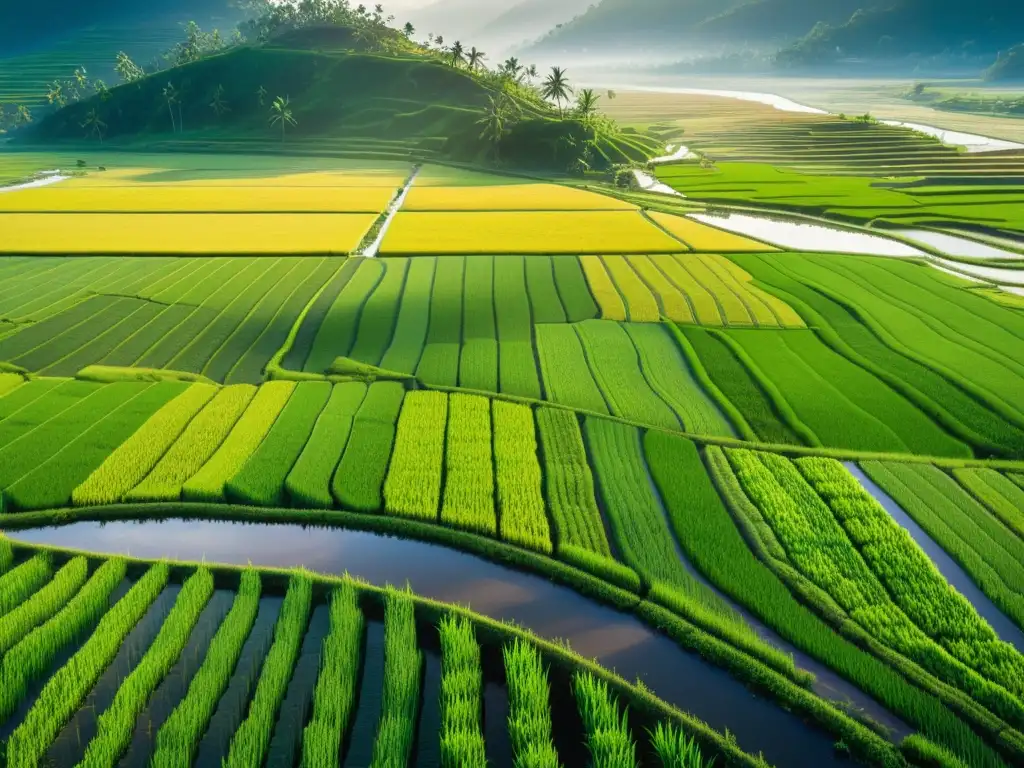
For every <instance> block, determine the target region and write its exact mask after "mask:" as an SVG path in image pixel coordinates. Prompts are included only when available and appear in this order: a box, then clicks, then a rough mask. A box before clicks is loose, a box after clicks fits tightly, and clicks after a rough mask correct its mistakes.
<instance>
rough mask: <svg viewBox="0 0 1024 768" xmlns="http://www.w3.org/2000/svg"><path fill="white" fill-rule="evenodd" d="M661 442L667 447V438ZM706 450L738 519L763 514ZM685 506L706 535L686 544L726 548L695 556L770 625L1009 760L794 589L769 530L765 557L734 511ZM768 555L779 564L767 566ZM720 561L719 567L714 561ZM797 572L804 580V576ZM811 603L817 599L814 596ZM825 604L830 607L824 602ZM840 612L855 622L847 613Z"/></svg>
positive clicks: (976, 758)
mask: <svg viewBox="0 0 1024 768" xmlns="http://www.w3.org/2000/svg"><path fill="white" fill-rule="evenodd" d="M659 448H660V449H664V448H665V446H664V445H662V446H659ZM655 455H657V456H661V455H662V454H660V453H658V454H655V453H654V452H651V453H650V454H649V457H653V456H655ZM706 455H707V460H708V467H709V469H710V471H711V475H712V477H713V478H714V480H715V484H716V485H717V487H718V490H719V491H720V493H721V494H722V496H723V498H724V499H725V501H726V502H727V504H728V505H729V506H730V508H731V509H733V511H734V515H736V517H737V521H738V522H740V523H741V524H743V525H748V521H747V520H745V518H744V517H743V515H742V513H741V510H742V509H743V506H744V505H750V506H751V508H753V509H754V510H755V511H756V512H757V514H758V515H760V511H759V510H757V508H756V507H753V505H751V504H750V501H749V500H748V499H747V496H746V495H745V494H744V490H743V488H742V487H741V482H740V480H739V479H738V478H737V476H736V474H735V473H734V472H733V470H732V468H731V466H730V459H728V458H726V454H725V452H724V451H723V450H722V449H721V448H717V447H714V446H710V447H708V448H707V449H706ZM672 458H673V455H672V454H671V453H669V454H666V455H665V458H664V460H663V464H662V466H663V469H661V470H659V468H658V465H659V462H658V461H656V460H654V459H652V462H653V463H652V470H653V471H654V473H655V476H656V477H657V478H658V482H659V485H661V487H662V488H663V492H664V493H665V494H666V499H668V500H670V499H671V498H673V497H674V496H675V494H674V493H673V492H672V491H671V490H670V489H671V488H672V487H673V482H664V481H663V479H662V476H661V472H667V471H669V470H670V469H671V470H672V471H673V472H675V471H677V470H676V465H677V462H678V461H679V458H680V457H676V458H675V461H673V460H672ZM684 466H685V465H684ZM670 503H671V502H670ZM680 509H681V510H682V511H684V512H687V513H688V515H687V517H686V520H685V521H686V523H687V524H688V526H689V527H688V528H687V530H688V531H693V533H695V534H700V539H699V540H698V541H696V542H694V544H691V545H688V544H686V541H687V539H686V538H685V537H680V538H681V541H682V542H683V543H684V546H688V547H689V546H694V545H700V544H701V543H703V544H704V547H705V549H706V551H707V552H717V551H720V552H721V557H718V558H714V559H709V558H707V557H705V558H703V559H697V560H695V564H696V565H697V566H698V567H700V568H701V569H702V570H703V571H704V573H705V574H706V575H708V577H709V578H711V579H712V580H713V581H714V582H715V584H716V586H718V587H719V588H720V589H722V590H724V591H725V592H727V593H728V594H729V595H730V596H732V597H733V599H735V600H736V601H737V602H739V603H741V604H742V605H744V606H745V607H747V608H748V609H749V610H751V611H753V612H754V613H755V614H756V615H757V616H758V617H759V618H760V619H761V620H762V621H764V622H765V623H766V624H767V625H768V626H770V627H772V628H773V629H775V630H776V631H777V632H779V634H780V635H782V636H783V637H785V638H786V639H787V640H789V641H790V642H792V643H793V644H794V645H796V646H797V647H798V648H801V649H802V650H804V651H806V652H808V653H810V654H811V655H812V656H814V657H815V658H817V659H819V660H821V661H823V662H825V663H826V664H828V665H829V666H830V667H831V668H833V669H835V670H836V671H837V672H839V673H840V674H841V675H842V676H843V677H845V678H846V679H847V680H850V681H852V682H854V683H855V684H856V685H857V686H858V687H860V688H861V689H862V690H864V691H865V692H867V693H869V694H870V695H871V696H873V697H874V698H875V699H876V700H877V701H879V702H881V703H883V704H884V705H885V706H886V707H887V708H888V709H889V710H890V711H892V712H894V713H897V714H899V715H900V716H901V717H902V718H903V719H904V721H905V722H907V723H908V724H911V725H913V726H915V727H916V728H918V729H920V731H921V732H922V733H924V734H926V735H927V736H928V737H929V738H931V739H933V740H935V741H936V742H937V743H940V744H943V745H945V746H946V747H947V748H949V749H951V750H953V751H955V752H956V753H957V754H960V755H963V756H965V758H969V760H970V762H971V764H972V765H985V766H989V767H990V768H994V767H995V766H1000V765H1002V764H1003V763H1002V760H1001V759H1000V758H999V757H998V756H997V755H996V754H995V753H994V752H993V751H992V750H991V748H989V747H988V746H987V745H986V744H985V743H984V741H983V740H982V739H981V737H979V736H978V735H977V734H976V733H975V732H974V731H973V730H971V728H970V727H969V726H968V725H967V724H965V723H964V722H963V721H962V720H960V719H958V718H957V716H956V715H954V714H953V711H952V710H951V709H949V708H947V707H946V706H945V705H944V704H943V703H942V701H940V700H939V698H938V697H937V696H935V695H933V692H932V691H930V690H929V689H928V687H927V686H926V685H922V686H921V687H918V686H916V685H914V684H913V683H912V682H910V681H909V680H908V679H907V677H906V676H905V675H904V674H903V672H902V671H901V668H900V667H899V666H898V665H896V666H895V668H894V667H893V666H889V665H887V664H886V663H885V662H883V661H882V659H880V658H876V656H873V655H872V654H871V653H869V652H868V651H866V650H862V649H861V648H860V647H858V646H856V645H854V644H853V643H852V642H850V641H849V640H847V639H846V638H844V637H843V636H842V635H840V634H839V633H837V632H836V631H834V630H833V628H832V627H830V626H829V625H827V624H826V623H825V622H823V621H822V620H821V619H819V618H818V616H817V615H815V614H814V613H812V612H811V610H810V609H809V608H807V607H806V606H805V605H803V604H801V603H800V602H798V601H797V600H796V598H795V597H794V596H793V594H792V593H791V592H790V590H789V589H787V586H786V583H787V582H784V581H783V579H782V578H780V575H779V574H782V573H785V572H787V571H786V570H785V568H786V566H785V564H782V565H779V563H780V561H779V560H777V559H776V557H775V555H773V554H772V553H771V552H770V551H769V550H768V549H766V548H765V547H764V545H762V544H761V543H760V542H761V537H760V536H757V535H756V533H755V531H754V530H752V529H751V528H748V531H749V532H750V533H749V535H750V537H751V539H752V540H753V541H756V542H758V544H757V545H756V546H755V550H756V551H758V553H759V556H760V557H761V560H759V559H758V558H757V557H755V556H754V553H752V552H751V551H750V549H749V548H748V547H747V545H746V542H745V541H744V540H743V538H742V536H741V535H740V532H739V531H738V530H737V529H736V528H735V527H734V526H733V524H732V521H730V520H729V519H728V518H727V517H724V516H723V515H718V516H713V515H710V514H707V512H709V510H708V509H707V508H704V510H703V511H704V514H702V513H701V508H699V507H696V506H695V507H693V508H691V507H688V506H682V507H680ZM751 522H752V521H751ZM760 524H761V525H765V526H766V525H767V523H765V522H764V520H763V518H762V519H760ZM768 531H769V532H771V529H770V528H768ZM771 536H772V540H773V541H775V539H774V533H771ZM775 543H776V546H778V548H779V550H780V551H781V553H782V555H783V556H785V551H784V550H782V549H781V545H779V544H778V542H777V541H775ZM766 563H767V564H768V566H773V567H766V565H765V564H766ZM715 565H717V566H719V567H718V568H715V569H712V566H715ZM705 569H706V570H705ZM788 573H792V574H795V572H794V571H792V568H789V570H788ZM796 578H797V580H799V579H800V578H802V577H799V576H797V577H796ZM788 583H796V582H788ZM808 586H810V585H808ZM804 594H807V593H804ZM811 603H812V605H815V604H816V603H815V602H814V601H813V600H811ZM819 610H825V609H824V608H823V607H821V608H819ZM836 610H840V609H838V608H837V609H836ZM836 620H837V621H838V622H841V623H845V624H849V621H848V619H847V617H846V615H845V614H842V615H841V616H840V617H837V619H836Z"/></svg>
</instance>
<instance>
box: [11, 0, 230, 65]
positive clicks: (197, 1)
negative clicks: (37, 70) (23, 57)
mask: <svg viewBox="0 0 1024 768" xmlns="http://www.w3.org/2000/svg"><path fill="white" fill-rule="evenodd" d="M194 15H198V16H200V17H202V18H203V20H204V21H205V20H207V19H210V18H215V17H217V16H227V15H231V16H235V15H237V11H234V10H232V7H231V3H230V0H2V1H0V57H3V56H6V55H10V54H17V53H24V52H26V51H31V50H33V49H34V48H36V47H39V46H43V45H48V44H50V43H52V42H53V41H54V40H60V39H61V38H62V37H64V36H65V35H67V34H69V33H72V32H75V31H77V30H79V29H82V28H84V27H106V26H118V27H124V26H131V25H133V24H139V23H147V22H150V21H152V20H153V19H168V20H173V19H179V18H180V20H181V21H186V20H188V19H190V18H192V17H193V16H194Z"/></svg>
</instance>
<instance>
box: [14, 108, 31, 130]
mask: <svg viewBox="0 0 1024 768" xmlns="http://www.w3.org/2000/svg"><path fill="white" fill-rule="evenodd" d="M31 122H32V112H31V111H29V108H28V107H26V106H25V105H24V104H20V105H19V106H18V111H17V112H15V113H14V127H15V128H17V127H19V126H22V125H27V124H28V123H31Z"/></svg>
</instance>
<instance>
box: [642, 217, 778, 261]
mask: <svg viewBox="0 0 1024 768" xmlns="http://www.w3.org/2000/svg"><path fill="white" fill-rule="evenodd" d="M649 215H650V217H651V219H652V220H653V221H655V222H657V223H658V224H659V225H661V226H662V227H664V228H665V229H666V230H667V231H669V232H671V233H672V234H673V235H674V236H675V237H678V238H679V239H680V240H682V241H683V242H684V243H686V244H687V245H689V246H690V248H692V249H693V250H695V251H705V252H710V253H754V252H757V251H777V250H778V249H777V248H772V247H771V246H770V245H765V244H764V243H759V242H757V241H756V240H749V239H747V238H745V237H741V236H740V235H734V234H732V233H731V232H723V231H722V230H720V229H715V228H714V227H709V226H707V225H706V224H701V223H700V222H699V221H694V220H693V219H687V218H686V217H684V216H672V215H670V214H667V213H658V212H657V211H651V212H650V213H649Z"/></svg>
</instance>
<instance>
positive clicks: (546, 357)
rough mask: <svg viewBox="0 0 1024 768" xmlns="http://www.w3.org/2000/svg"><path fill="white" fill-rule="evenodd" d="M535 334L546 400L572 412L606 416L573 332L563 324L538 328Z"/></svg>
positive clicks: (597, 390)
mask: <svg viewBox="0 0 1024 768" xmlns="http://www.w3.org/2000/svg"><path fill="white" fill-rule="evenodd" d="M535 332H536V336H537V357H538V358H539V360H540V370H541V374H542V376H543V379H544V390H545V392H547V398H548V399H549V400H551V401H552V402H555V403H559V404H561V405H568V406H570V407H572V408H582V409H583V410H587V411H593V412H595V413H608V405H607V403H605V400H604V395H602V394H601V390H600V388H599V387H598V386H597V382H596V381H594V377H593V376H592V375H591V373H590V368H589V366H588V365H587V356H586V354H585V353H584V352H583V344H582V342H580V337H579V335H578V334H577V333H576V329H575V328H574V327H573V326H571V325H567V324H564V323H563V324H561V325H554V324H551V325H538V326H536V328H535Z"/></svg>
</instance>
